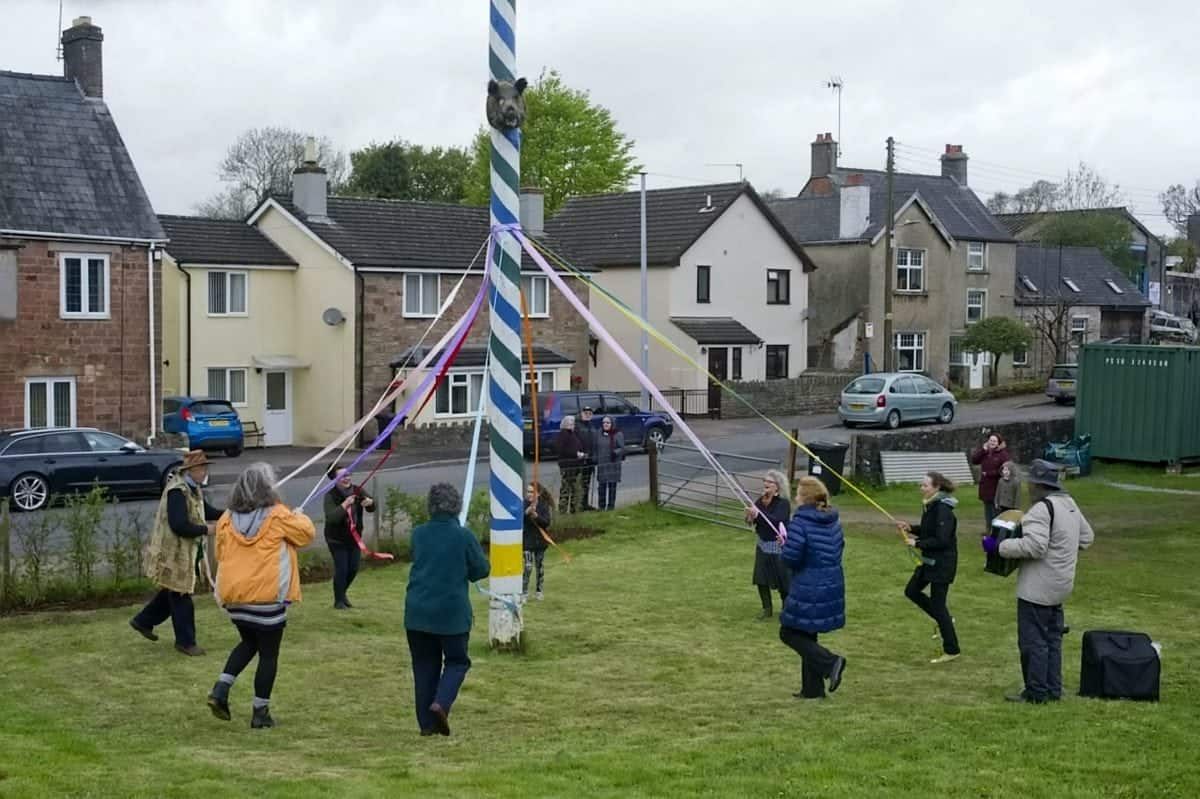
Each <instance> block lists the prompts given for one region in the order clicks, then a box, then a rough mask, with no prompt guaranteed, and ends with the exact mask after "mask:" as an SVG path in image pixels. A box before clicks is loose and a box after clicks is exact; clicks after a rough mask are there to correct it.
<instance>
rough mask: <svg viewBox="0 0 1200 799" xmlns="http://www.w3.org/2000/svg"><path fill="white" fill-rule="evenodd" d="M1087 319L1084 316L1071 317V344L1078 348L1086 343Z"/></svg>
mask: <svg viewBox="0 0 1200 799" xmlns="http://www.w3.org/2000/svg"><path fill="white" fill-rule="evenodd" d="M1087 334H1088V318H1087V317H1086V316H1072V317H1071V343H1072V344H1074V345H1075V346H1080V345H1082V344H1083V343H1085V342H1086V341H1087Z"/></svg>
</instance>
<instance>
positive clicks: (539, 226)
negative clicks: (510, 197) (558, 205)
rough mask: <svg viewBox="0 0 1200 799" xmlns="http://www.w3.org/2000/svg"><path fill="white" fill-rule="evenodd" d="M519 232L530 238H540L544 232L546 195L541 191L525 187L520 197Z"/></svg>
mask: <svg viewBox="0 0 1200 799" xmlns="http://www.w3.org/2000/svg"><path fill="white" fill-rule="evenodd" d="M520 204H521V208H520V214H519V218H520V220H521V230H523V231H525V233H527V234H528V235H530V236H541V235H542V234H544V233H545V232H546V194H545V192H543V191H542V190H541V189H539V188H536V187H533V186H526V187H525V188H523V189H521V197H520Z"/></svg>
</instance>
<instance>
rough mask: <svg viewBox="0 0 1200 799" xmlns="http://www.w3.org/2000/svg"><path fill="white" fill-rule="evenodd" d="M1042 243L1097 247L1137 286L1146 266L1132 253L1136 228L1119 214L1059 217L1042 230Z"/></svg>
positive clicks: (1095, 213)
mask: <svg viewBox="0 0 1200 799" xmlns="http://www.w3.org/2000/svg"><path fill="white" fill-rule="evenodd" d="M1041 242H1042V243H1043V244H1046V245H1051V246H1053V245H1063V246H1067V247H1095V248H1097V249H1098V250H1100V251H1101V252H1102V253H1104V254H1105V256H1107V257H1108V259H1109V260H1110V261H1112V262H1113V264H1114V265H1115V266H1116V267H1117V268H1118V269H1120V270H1121V271H1122V272H1124V273H1125V274H1126V275H1127V276H1128V277H1129V279H1130V280H1132V281H1134V282H1135V283H1136V282H1137V280H1138V275H1139V273H1140V271H1141V269H1142V264H1141V262H1140V261H1138V259H1137V257H1136V256H1134V255H1133V253H1132V251H1131V250H1130V249H1129V248H1130V246H1131V245H1132V244H1133V225H1131V224H1130V223H1129V221H1128V220H1127V219H1125V218H1124V217H1122V216H1119V215H1117V214H1115V213H1106V212H1103V211H1097V212H1093V213H1071V214H1058V215H1057V216H1055V217H1053V218H1052V219H1050V221H1049V222H1048V223H1047V224H1046V226H1045V227H1043V228H1042V230H1041Z"/></svg>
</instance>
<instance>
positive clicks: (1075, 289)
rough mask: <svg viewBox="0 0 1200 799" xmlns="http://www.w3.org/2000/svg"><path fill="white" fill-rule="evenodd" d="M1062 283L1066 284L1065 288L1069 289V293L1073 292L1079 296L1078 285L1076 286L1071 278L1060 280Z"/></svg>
mask: <svg viewBox="0 0 1200 799" xmlns="http://www.w3.org/2000/svg"><path fill="white" fill-rule="evenodd" d="M1062 281H1063V283H1066V284H1067V288H1069V289H1070V290H1071V291H1073V292H1075V293H1076V294H1079V293H1080V291H1079V284H1078V283H1076V282H1075V281H1074V280H1072V279H1071V278H1069V277H1064V278H1063V279H1062Z"/></svg>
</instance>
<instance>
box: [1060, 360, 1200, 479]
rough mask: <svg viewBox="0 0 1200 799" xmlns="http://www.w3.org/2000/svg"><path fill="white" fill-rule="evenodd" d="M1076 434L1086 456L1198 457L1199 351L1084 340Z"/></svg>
mask: <svg viewBox="0 0 1200 799" xmlns="http://www.w3.org/2000/svg"><path fill="white" fill-rule="evenodd" d="M1075 406H1076V407H1075V434H1076V435H1085V434H1086V435H1090V436H1091V437H1092V456H1093V457H1096V458H1112V459H1114V460H1124V461H1147V462H1150V463H1164V462H1165V463H1177V462H1179V461H1181V460H1187V459H1190V458H1200V349H1198V348H1196V347H1151V346H1135V345H1121V344H1089V345H1087V346H1086V347H1084V348H1083V352H1082V353H1081V354H1080V358H1079V384H1078V386H1077V391H1076V401H1075Z"/></svg>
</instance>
